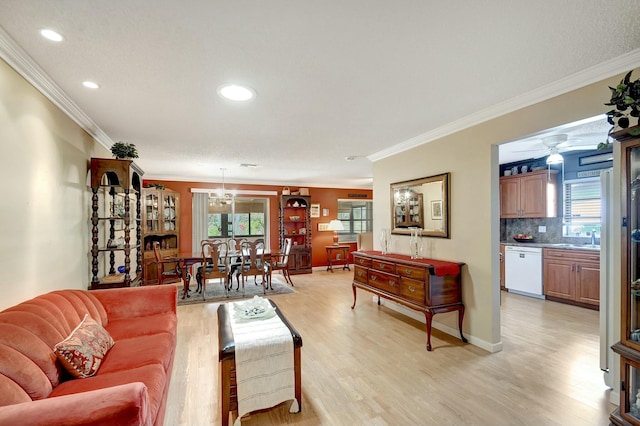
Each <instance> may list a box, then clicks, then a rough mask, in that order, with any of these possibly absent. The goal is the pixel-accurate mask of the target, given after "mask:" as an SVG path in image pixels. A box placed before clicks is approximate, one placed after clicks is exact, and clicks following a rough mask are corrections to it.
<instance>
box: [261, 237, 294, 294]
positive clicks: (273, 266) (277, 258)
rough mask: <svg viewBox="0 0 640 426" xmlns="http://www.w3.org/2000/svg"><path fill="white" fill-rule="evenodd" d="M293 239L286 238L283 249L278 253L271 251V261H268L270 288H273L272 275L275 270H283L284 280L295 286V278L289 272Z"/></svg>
mask: <svg viewBox="0 0 640 426" xmlns="http://www.w3.org/2000/svg"><path fill="white" fill-rule="evenodd" d="M291 245H292V239H291V238H285V239H284V246H283V247H282V251H281V252H278V253H271V261H269V262H267V270H268V272H267V280H268V282H269V288H270V289H271V290H273V287H272V286H271V275H272V274H273V271H281V273H282V275H283V276H284V280H285V281H286V282H287V283H289V284H291V286H293V280H291V275H290V274H289V253H290V252H291Z"/></svg>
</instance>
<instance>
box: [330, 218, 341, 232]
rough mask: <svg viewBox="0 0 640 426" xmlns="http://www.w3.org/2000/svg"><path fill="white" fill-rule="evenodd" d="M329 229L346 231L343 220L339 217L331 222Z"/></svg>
mask: <svg viewBox="0 0 640 426" xmlns="http://www.w3.org/2000/svg"><path fill="white" fill-rule="evenodd" d="M327 229H328V230H329V231H344V226H343V225H342V221H341V220H338V219H333V220H332V221H331V222H329V226H328V227H327Z"/></svg>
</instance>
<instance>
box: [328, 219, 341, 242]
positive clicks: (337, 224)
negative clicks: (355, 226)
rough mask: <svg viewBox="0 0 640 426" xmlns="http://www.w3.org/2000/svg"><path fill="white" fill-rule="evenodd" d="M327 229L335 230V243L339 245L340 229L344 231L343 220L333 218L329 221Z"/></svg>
mask: <svg viewBox="0 0 640 426" xmlns="http://www.w3.org/2000/svg"><path fill="white" fill-rule="evenodd" d="M327 230H329V231H333V245H334V246H337V245H338V231H344V226H342V221H341V220H338V219H333V220H332V221H331V222H329V226H328V227H327Z"/></svg>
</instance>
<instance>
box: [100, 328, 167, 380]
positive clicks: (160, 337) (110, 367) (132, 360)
mask: <svg viewBox="0 0 640 426" xmlns="http://www.w3.org/2000/svg"><path fill="white" fill-rule="evenodd" d="M174 347H175V343H174V338H173V336H172V335H170V334H169V333H158V334H153V335H149V336H140V337H135V338H131V339H121V340H118V341H117V342H116V344H115V345H114V346H113V348H112V349H111V350H110V351H109V353H108V354H107V356H106V358H105V359H104V362H103V363H102V366H101V367H100V372H99V373H98V374H108V373H112V372H116V371H122V370H128V369H130V368H132V367H141V366H143V365H148V364H160V365H162V367H163V368H164V370H165V371H167V370H168V369H169V366H170V365H171V360H172V359H173V351H174Z"/></svg>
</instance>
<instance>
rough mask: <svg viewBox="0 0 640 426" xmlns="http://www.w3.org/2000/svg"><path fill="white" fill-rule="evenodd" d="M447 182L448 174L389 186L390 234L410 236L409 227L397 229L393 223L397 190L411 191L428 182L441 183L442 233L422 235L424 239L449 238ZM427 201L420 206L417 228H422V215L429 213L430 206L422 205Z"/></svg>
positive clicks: (435, 232)
mask: <svg viewBox="0 0 640 426" xmlns="http://www.w3.org/2000/svg"><path fill="white" fill-rule="evenodd" d="M449 181H450V173H449V172H447V173H442V174H439V175H433V176H428V177H423V178H420V179H413V180H406V181H403V182H395V183H392V184H391V185H390V189H391V233H392V234H398V235H411V229H410V227H398V226H397V224H396V222H395V202H396V201H395V197H394V194H395V192H396V191H398V190H402V189H407V190H411V188H413V187H417V186H422V185H424V184H426V183H430V182H442V220H443V221H444V223H443V224H442V225H443V226H442V229H443V230H442V231H434V230H425V229H423V230H422V235H423V236H425V237H437V238H449V217H450V214H451V211H450V210H451V208H450V207H451V206H450V205H449V198H450V197H449ZM427 201H429V200H425V201H423V205H422V206H421V207H422V208H421V216H422V217H421V218H420V222H419V224H420V225H421V226H418V227H419V228H424V213H425V212H427V213H428V212H429V211H430V206H429V207H428V208H427V207H426V206H424V203H425V202H427Z"/></svg>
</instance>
